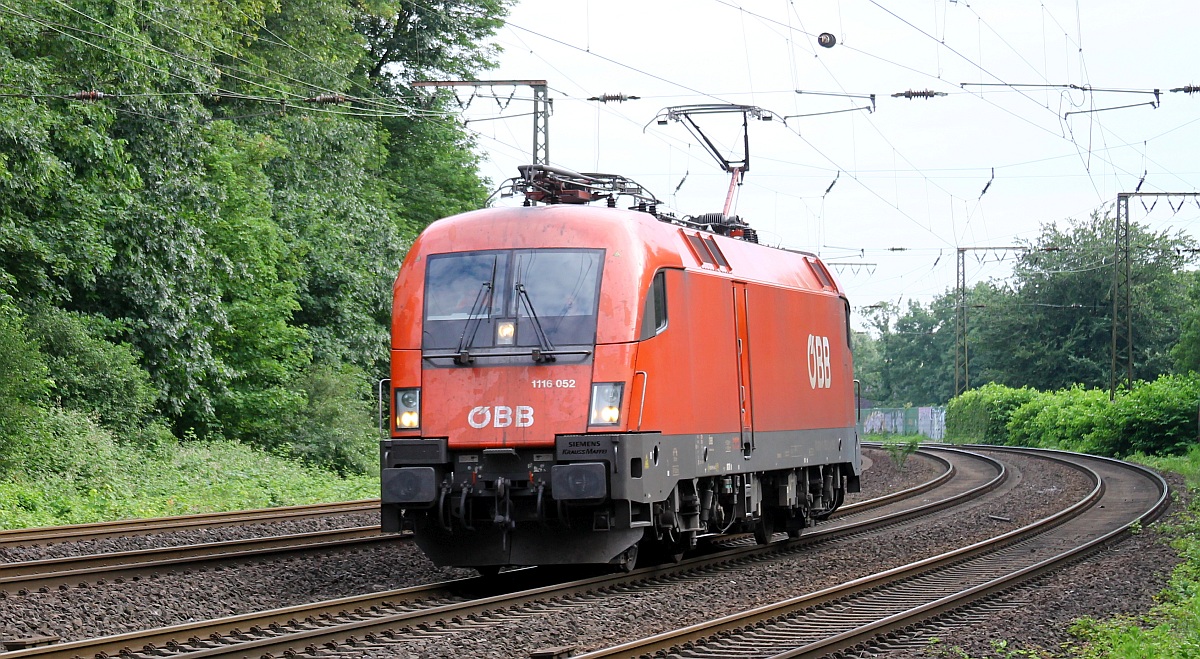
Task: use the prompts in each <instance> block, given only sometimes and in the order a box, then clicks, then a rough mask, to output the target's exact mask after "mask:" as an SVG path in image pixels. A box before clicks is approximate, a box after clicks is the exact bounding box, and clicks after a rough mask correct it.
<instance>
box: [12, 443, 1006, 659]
mask: <svg viewBox="0 0 1200 659" xmlns="http://www.w3.org/2000/svg"><path fill="white" fill-rule="evenodd" d="M976 459H978V458H976ZM985 460H989V461H990V465H992V467H991V468H992V469H993V470H995V471H996V472H997V473H996V474H994V475H993V476H992V477H991V478H990V479H989V480H988V483H991V485H990V486H988V485H986V484H985V485H984V486H980V487H983V488H984V489H982V490H981V489H980V487H972V488H969V489H968V490H967V491H969V492H974V493H977V494H978V493H981V492H983V491H987V490H990V489H991V488H992V487H995V484H996V483H998V482H1001V481H1002V480H1003V478H1004V476H1005V474H1006V473H1007V472H1006V471H1005V470H1004V469H1003V468H1002V467H1001V466H998V465H999V463H996V462H995V461H994V460H990V459H986V458H985ZM934 480H938V481H939V482H943V483H944V482H946V481H944V479H943V477H942V476H938V477H937V478H936V479H934ZM913 489H918V490H922V491H924V490H923V489H922V488H920V487H918V488H913ZM962 496H963V493H962V492H956V493H955V494H953V495H952V496H951V497H947V498H953V499H954V500H961V498H962ZM881 499H883V500H886V501H887V502H891V503H894V501H893V499H892V497H891V496H885V497H881ZM864 503H866V502H864ZM936 503H937V502H934V504H936ZM922 508H924V509H927V510H929V511H930V512H932V510H933V509H934V507H931V505H930V504H926V505H925V506H922ZM894 515H895V513H892V514H889V515H887V516H886V517H888V518H892V517H894ZM873 523H875V520H873V519H871V520H863V521H861V522H859V523H858V524H854V525H844V526H842V527H840V528H837V529H829V530H824V529H821V530H817V531H816V532H813V533H810V534H805V535H803V536H801V538H800V539H798V540H794V541H789V542H780V543H775V544H772V545H766V546H751V547H744V548H736V549H733V550H731V551H728V552H724V553H722V554H719V555H712V556H701V557H698V558H692V559H687V560H685V561H683V562H681V563H680V564H678V565H669V566H655V567H649V568H642V569H638V570H634V571H633V572H632V573H630V574H625V575H612V574H605V575H602V576H596V577H592V578H588V579H583V580H578V581H573V582H569V583H559V582H557V581H555V580H554V576H553V573H552V572H551V571H542V570H538V569H536V568H532V569H526V570H520V571H510V572H506V573H501V574H500V575H499V578H500V579H499V580H497V579H492V580H486V579H481V578H473V579H462V580H457V581H451V582H444V583H439V584H430V585H426V586H417V587H413V588H406V589H401V590H395V591H387V592H381V593H372V594H368V595H361V596H355V597H348V598H341V599H338V600H331V601H327V602H320V603H316V604H312V605H299V606H293V607H287V608H284V609H276V610H273V611H266V612H260V613H248V614H243V615H239V616H232V617H228V618H222V619H219V620H211V621H202V622H196V623H188V624H183V625H175V626H172V627H166V628H161V629H156V630H146V631H142V632H130V633H126V634H119V635H115V636H110V637H105V638H100V639H88V640H81V641H73V642H68V643H62V644H58V645H51V646H44V647H37V648H29V649H26V650H18V651H14V652H10V653H6V654H5V655H4V657H5V659H20V658H24V657H55V658H58V657H73V656H85V655H99V654H101V653H104V654H108V655H116V654H122V655H124V656H136V655H140V654H142V653H143V652H145V654H146V656H172V657H206V656H217V655H229V654H237V655H245V654H247V653H249V654H253V655H258V656H261V655H264V654H266V653H268V652H271V653H275V654H281V653H287V652H289V651H293V650H294V649H296V648H305V647H309V648H314V647H319V644H321V643H326V642H336V641H337V640H341V639H346V638H347V637H350V636H353V635H358V636H359V637H362V636H363V635H367V636H373V635H378V634H385V635H386V634H388V633H391V632H392V630H395V629H397V628H400V627H410V628H411V627H420V626H421V625H432V624H438V623H439V621H447V620H451V619H465V618H469V617H471V616H477V615H488V614H492V613H495V612H496V611H498V610H506V609H511V608H513V607H518V606H520V605H522V604H527V603H532V602H544V601H545V600H547V599H550V598H563V597H571V596H574V595H581V594H586V593H596V592H598V591H604V590H607V589H611V588H614V587H621V586H625V585H627V584H629V583H633V582H644V581H646V580H648V579H671V578H678V577H680V576H681V575H685V574H688V573H694V572H696V571H697V570H702V569H705V568H709V567H711V566H713V565H720V564H729V563H732V562H736V561H745V560H753V559H754V558H756V557H760V558H761V557H763V556H767V555H772V554H775V553H778V552H781V551H785V550H786V548H788V547H791V548H792V551H795V550H796V549H797V548H799V547H802V546H807V545H809V544H813V543H815V542H819V541H822V540H830V539H832V538H834V537H837V536H840V535H845V534H851V533H856V532H859V530H860V529H861V528H862V527H864V526H867V525H871V524H873ZM505 580H507V581H505ZM539 581H542V582H547V585H544V586H540V587H536V588H527V587H526V589H525V590H520V591H517V592H503V593H501V594H496V595H489V596H484V597H473V596H472V597H467V598H464V596H463V595H461V593H463V592H471V591H477V590H478V589H480V588H484V587H486V588H492V589H497V588H499V589H501V590H504V591H508V590H509V588H513V587H516V586H527V584H529V583H538V582H539ZM513 589H514V590H515V588H513ZM347 618H349V621H347V622H339V620H345V619H347ZM246 630H248V631H246ZM137 648H142V650H138V649H137Z"/></svg>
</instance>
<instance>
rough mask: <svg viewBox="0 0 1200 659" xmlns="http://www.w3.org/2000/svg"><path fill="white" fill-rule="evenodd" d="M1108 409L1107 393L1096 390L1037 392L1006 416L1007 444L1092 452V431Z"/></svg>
mask: <svg viewBox="0 0 1200 659" xmlns="http://www.w3.org/2000/svg"><path fill="white" fill-rule="evenodd" d="M1108 411H1109V401H1108V394H1107V393H1106V392H1104V391H1101V390H1099V389H1085V388H1084V387H1082V386H1079V385H1077V386H1074V387H1071V388H1070V389H1063V390H1061V391H1056V392H1053V393H1037V394H1035V395H1034V396H1033V397H1032V398H1030V399H1029V401H1028V402H1026V403H1024V404H1022V405H1021V406H1020V407H1018V408H1016V409H1015V410H1013V411H1012V413H1011V414H1010V415H1009V420H1008V441H1007V443H1008V444H1009V445H1010V446H1033V447H1041V448H1061V449H1066V450H1069V451H1081V452H1084V453H1094V452H1096V449H1097V447H1096V446H1095V445H1094V438H1093V433H1094V432H1095V430H1096V428H1097V426H1100V425H1103V424H1104V423H1105V420H1106V418H1107V417H1106V414H1107V413H1108Z"/></svg>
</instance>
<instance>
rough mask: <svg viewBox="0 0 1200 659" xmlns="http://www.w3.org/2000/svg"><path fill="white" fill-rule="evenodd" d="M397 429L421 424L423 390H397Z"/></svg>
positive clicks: (417, 426) (406, 428)
mask: <svg viewBox="0 0 1200 659" xmlns="http://www.w3.org/2000/svg"><path fill="white" fill-rule="evenodd" d="M395 413H396V429H397V430H411V429H413V428H419V427H420V426H421V390H420V389H397V390H396V406H395Z"/></svg>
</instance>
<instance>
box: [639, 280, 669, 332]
mask: <svg viewBox="0 0 1200 659" xmlns="http://www.w3.org/2000/svg"><path fill="white" fill-rule="evenodd" d="M666 328H667V278H666V273H665V272H663V271H662V270H659V271H658V272H657V273H655V274H654V280H653V281H651V282H650V288H649V290H647V291H646V306H645V308H644V309H643V310H642V332H641V336H639V337H638V338H639V340H642V341H644V340H646V339H649V338H653V337H655V336H657V335H658V334H660V333H662V331H663V330H665V329H666Z"/></svg>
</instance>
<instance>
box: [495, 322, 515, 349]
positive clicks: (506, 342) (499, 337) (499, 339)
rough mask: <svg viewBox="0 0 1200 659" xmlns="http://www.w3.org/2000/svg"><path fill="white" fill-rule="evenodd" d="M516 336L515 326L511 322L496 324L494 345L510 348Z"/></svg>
mask: <svg viewBox="0 0 1200 659" xmlns="http://www.w3.org/2000/svg"><path fill="white" fill-rule="evenodd" d="M516 336H517V324H516V323H514V322H513V321H511V320H502V321H500V322H499V323H496V345H500V346H510V345H512V344H513V339H514V338H516Z"/></svg>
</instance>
